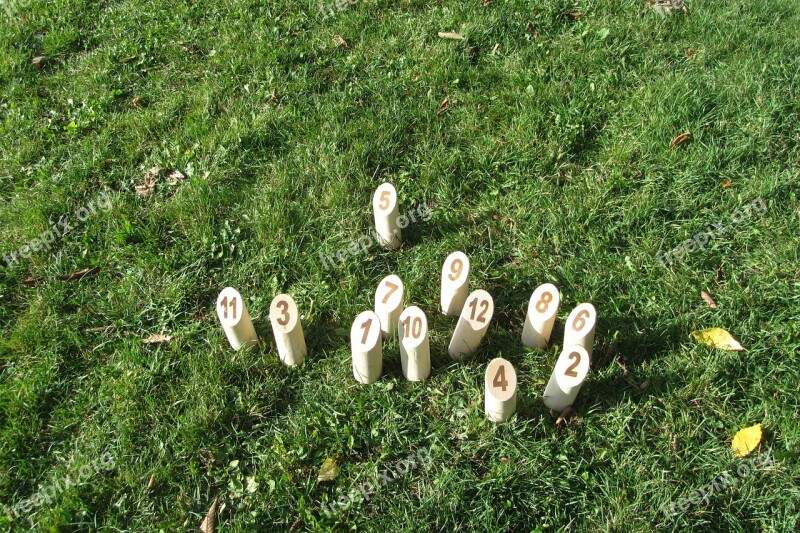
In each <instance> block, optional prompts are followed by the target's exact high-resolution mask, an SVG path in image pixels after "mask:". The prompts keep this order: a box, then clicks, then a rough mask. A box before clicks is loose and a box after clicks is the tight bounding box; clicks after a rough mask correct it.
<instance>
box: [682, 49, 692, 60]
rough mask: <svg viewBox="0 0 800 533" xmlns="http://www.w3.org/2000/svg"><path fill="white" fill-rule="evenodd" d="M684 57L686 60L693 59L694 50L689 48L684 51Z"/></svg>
mask: <svg viewBox="0 0 800 533" xmlns="http://www.w3.org/2000/svg"><path fill="white" fill-rule="evenodd" d="M683 57H685V58H686V59H691V58H692V49H691V48H687V49H686V50H684V51H683Z"/></svg>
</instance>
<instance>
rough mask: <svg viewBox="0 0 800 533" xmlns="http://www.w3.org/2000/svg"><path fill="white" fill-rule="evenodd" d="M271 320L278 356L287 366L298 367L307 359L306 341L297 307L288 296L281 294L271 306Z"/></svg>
mask: <svg viewBox="0 0 800 533" xmlns="http://www.w3.org/2000/svg"><path fill="white" fill-rule="evenodd" d="M269 320H270V322H271V323H272V333H273V334H274V335H275V344H276V345H277V346H278V356H279V357H280V358H281V362H282V363H283V364H285V365H287V366H297V365H299V364H301V363H302V362H303V360H305V358H306V353H307V350H306V339H305V337H304V336H303V325H302V324H301V323H300V313H299V312H298V311H297V305H296V304H295V303H294V300H293V299H292V297H291V296H289V295H288V294H279V295H278V296H276V297H275V298H274V299H273V300H272V305H270V306H269Z"/></svg>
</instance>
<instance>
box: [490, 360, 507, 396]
mask: <svg viewBox="0 0 800 533" xmlns="http://www.w3.org/2000/svg"><path fill="white" fill-rule="evenodd" d="M492 385H493V386H494V387H500V388H501V389H502V390H503V392H505V391H506V389H507V388H508V381H506V365H500V368H498V369H497V374H495V375H494V379H493V380H492Z"/></svg>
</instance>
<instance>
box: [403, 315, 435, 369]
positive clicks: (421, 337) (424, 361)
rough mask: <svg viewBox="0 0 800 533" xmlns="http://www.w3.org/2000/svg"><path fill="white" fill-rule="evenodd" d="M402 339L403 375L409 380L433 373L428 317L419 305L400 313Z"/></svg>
mask: <svg viewBox="0 0 800 533" xmlns="http://www.w3.org/2000/svg"><path fill="white" fill-rule="evenodd" d="M397 335H398V337H399V339H400V362H401V364H402V365H403V375H404V376H405V377H406V379H408V380H409V381H422V380H424V379H426V378H427V377H428V376H429V375H430V374H431V348H430V341H429V339H428V319H427V318H426V317H425V313H424V312H423V311H422V309H420V308H419V307H417V306H411V307H409V308H408V309H406V310H405V311H403V313H402V314H401V315H400V321H399V324H398V325H397Z"/></svg>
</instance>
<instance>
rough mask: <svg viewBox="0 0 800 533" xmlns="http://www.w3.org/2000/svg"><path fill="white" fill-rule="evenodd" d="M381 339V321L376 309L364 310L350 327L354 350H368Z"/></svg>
mask: <svg viewBox="0 0 800 533" xmlns="http://www.w3.org/2000/svg"><path fill="white" fill-rule="evenodd" d="M380 340H381V323H380V319H379V318H378V315H376V314H375V312H374V311H364V312H363V313H361V314H360V315H358V316H357V317H356V319H355V321H354V322H353V327H351V328H350V341H351V343H352V345H353V350H354V351H358V352H368V351H370V350H372V348H374V347H375V346H376V345H377V344H378V343H379V342H380Z"/></svg>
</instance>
